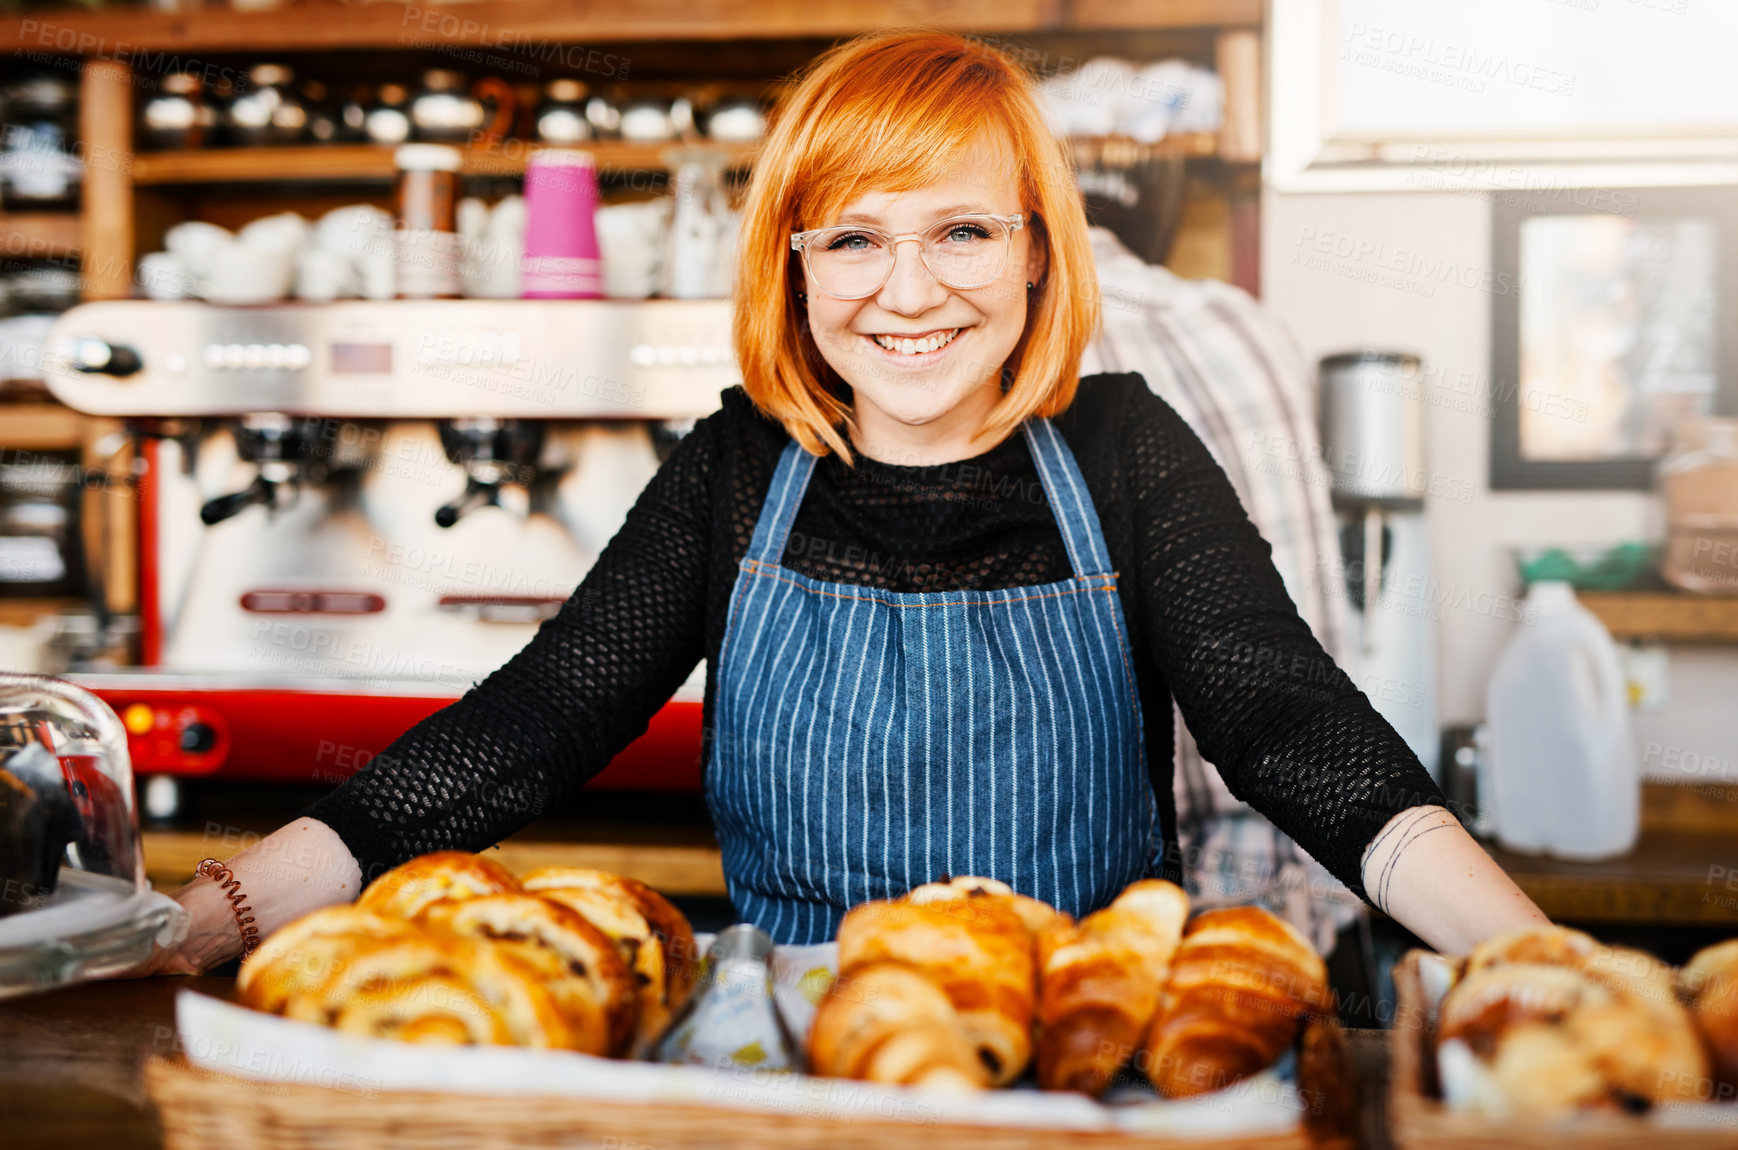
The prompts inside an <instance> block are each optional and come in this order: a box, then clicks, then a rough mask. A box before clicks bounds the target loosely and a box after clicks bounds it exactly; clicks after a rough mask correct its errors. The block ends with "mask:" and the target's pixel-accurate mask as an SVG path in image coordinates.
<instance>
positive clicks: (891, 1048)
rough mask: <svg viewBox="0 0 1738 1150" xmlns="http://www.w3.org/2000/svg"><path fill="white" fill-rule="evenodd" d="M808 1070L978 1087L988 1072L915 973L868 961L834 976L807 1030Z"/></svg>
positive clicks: (949, 1007) (943, 999)
mask: <svg viewBox="0 0 1738 1150" xmlns="http://www.w3.org/2000/svg"><path fill="white" fill-rule="evenodd" d="M809 1066H810V1069H811V1070H812V1072H813V1073H815V1074H819V1075H823V1076H826V1077H833V1078H856V1079H861V1080H863V1081H865V1082H883V1083H894V1084H900V1085H907V1086H928V1087H946V1088H950V1089H956V1090H957V1089H970V1090H977V1089H982V1088H983V1087H984V1086H986V1085H988V1082H989V1074H988V1072H987V1071H986V1070H985V1068H984V1064H983V1063H982V1062H981V1061H980V1060H979V1058H978V1056H977V1052H976V1051H974V1050H973V1049H972V1044H971V1043H970V1042H969V1041H967V1039H966V1036H965V1031H964V1029H963V1027H962V1026H961V1020H960V1018H959V1015H958V1014H957V1013H955V1011H954V1008H953V1004H952V1003H950V1002H949V1001H948V998H947V995H945V994H943V993H942V992H941V991H940V990H938V989H937V988H936V987H935V985H934V984H932V983H931V982H930V981H929V980H928V979H926V978H924V977H923V975H921V974H919V973H917V972H916V971H915V970H912V969H911V968H909V967H905V966H900V965H897V964H895V963H890V962H871V963H867V964H865V965H862V966H859V967H857V968H856V969H854V970H853V971H852V972H851V973H850V974H848V975H841V976H840V977H839V978H838V979H836V980H835V981H834V983H833V987H832V989H831V990H830V991H829V992H828V993H827V996H826V997H825V998H823V999H822V1000H821V1004H820V1006H819V1008H817V1010H816V1012H815V1021H814V1025H813V1026H812V1027H811V1028H810V1030H809Z"/></svg>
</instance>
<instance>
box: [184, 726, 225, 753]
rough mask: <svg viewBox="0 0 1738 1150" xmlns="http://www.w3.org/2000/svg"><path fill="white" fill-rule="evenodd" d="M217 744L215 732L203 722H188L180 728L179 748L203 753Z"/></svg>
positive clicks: (189, 751)
mask: <svg viewBox="0 0 1738 1150" xmlns="http://www.w3.org/2000/svg"><path fill="white" fill-rule="evenodd" d="M216 745H217V732H216V731H214V730H212V729H211V728H210V727H209V726H207V725H206V724H204V723H188V724H187V725H186V726H185V727H182V728H181V749H182V750H183V751H186V752H188V753H189V754H194V755H203V754H205V753H206V752H207V751H209V750H211V748H213V747H215V746H216Z"/></svg>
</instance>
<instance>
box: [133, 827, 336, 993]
mask: <svg viewBox="0 0 1738 1150" xmlns="http://www.w3.org/2000/svg"><path fill="white" fill-rule="evenodd" d="M224 865H225V866H227V867H229V869H230V870H231V871H232V872H234V876H235V879H236V881H237V882H238V883H239V884H240V887H239V890H240V893H241V894H243V895H245V896H246V899H245V901H244V902H243V903H242V905H244V906H248V907H251V908H252V914H253V919H254V922H253V925H254V926H256V927H258V928H259V936H260V938H261V939H264V938H265V937H266V936H268V935H270V934H271V933H272V932H273V931H275V930H277V929H278V928H279V927H281V926H283V925H284V924H285V923H288V922H291V921H293V920H295V919H298V918H300V917H302V916H303V915H305V914H307V913H308V912H310V911H315V910H318V909H320V908H321V907H323V906H331V905H332V904H334V903H341V902H349V901H351V900H352V899H354V898H355V897H356V896H357V894H358V893H360V891H361V888H362V869H361V867H360V866H358V865H357V862H356V859H355V857H354V856H352V855H351V853H350V849H349V848H348V847H346V846H345V845H344V840H342V839H340V838H339V837H338V835H337V832H335V831H333V830H332V828H331V827H328V826H327V825H326V824H325V823H322V822H320V821H318V820H316V819H306V818H303V819H297V820H296V821H295V822H293V823H290V824H288V825H286V826H283V827H280V828H279V829H277V830H275V831H273V832H272V833H271V834H269V835H267V836H266V837H265V838H263V839H261V840H260V841H259V842H257V843H254V844H253V845H252V846H250V847H248V848H247V849H246V850H244V851H242V852H241V853H240V854H238V855H236V856H235V857H234V858H231V859H229V860H227V861H226V862H225V863H224ZM173 897H174V898H175V901H177V902H179V903H180V904H181V905H182V906H183V907H184V908H186V910H187V913H188V915H189V922H188V926H187V934H186V937H184V938H183V939H182V940H181V942H180V943H178V944H177V945H175V946H172V947H165V946H159V947H157V948H155V949H154V950H153V951H152V952H151V956H150V957H149V958H147V959H145V960H144V961H143V962H140V963H137V964H135V965H133V966H130V967H127V968H126V969H125V970H121V971H118V972H116V973H115V974H113V975H111V976H110V977H113V978H146V977H149V976H151V975H156V974H203V973H204V972H206V971H207V970H210V969H211V968H212V967H214V966H216V965H218V964H219V963H222V962H227V961H228V960H230V959H232V958H235V957H236V956H238V955H239V954H241V928H240V927H239V926H238V925H237V924H236V918H235V912H234V910H233V909H232V904H231V903H230V901H229V899H228V898H227V897H226V896H225V894H224V890H223V887H222V886H221V885H219V884H218V882H217V881H216V880H214V879H210V878H205V877H195V878H194V879H193V880H192V881H191V882H189V883H187V885H185V886H183V887H182V888H181V889H180V890H178V891H176V892H175V894H174V896H173Z"/></svg>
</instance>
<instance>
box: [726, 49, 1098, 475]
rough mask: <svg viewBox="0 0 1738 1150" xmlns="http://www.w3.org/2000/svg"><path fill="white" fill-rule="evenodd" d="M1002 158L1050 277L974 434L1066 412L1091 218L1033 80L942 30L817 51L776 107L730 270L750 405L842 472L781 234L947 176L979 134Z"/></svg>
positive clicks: (1081, 335)
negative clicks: (872, 196) (990, 137)
mask: <svg viewBox="0 0 1738 1150" xmlns="http://www.w3.org/2000/svg"><path fill="white" fill-rule="evenodd" d="M986 131H988V132H991V133H995V134H999V135H1000V137H1001V139H1002V141H1003V142H1004V146H1005V147H1007V148H1008V149H1010V150H1011V152H1012V160H1013V164H1014V170H1015V172H1016V173H1017V177H1018V181H1019V194H1020V199H1021V203H1022V208H1021V210H1022V211H1024V212H1026V213H1028V214H1029V215H1030V216H1031V217H1032V219H1031V222H1030V226H1031V242H1032V243H1035V244H1043V245H1045V249H1044V250H1045V254H1046V256H1047V257H1048V258H1047V261H1046V264H1045V266H1046V271H1045V273H1044V275H1043V278H1042V282H1041V283H1040V284H1039V286H1038V288H1037V290H1036V291H1034V292H1032V293H1031V294H1030V297H1029V311H1028V313H1027V317H1026V330H1025V333H1024V334H1023V335H1022V336H1021V339H1020V342H1019V344H1018V345H1017V346H1016V347H1015V349H1014V353H1013V355H1012V357H1011V358H1010V361H1009V364H1010V366H1011V367H1013V369H1014V370H1013V379H1012V382H1011V383H1010V384H1008V385H1007V388H1006V392H1005V394H1004V395H1003V397H1002V399H1001V402H1000V403H998V404H997V405H996V407H995V408H994V409H993V410H992V411H991V413H990V417H989V419H988V421H987V423H986V424H985V427H984V429H983V431H982V432H981V433H980V434H981V435H982V436H984V437H987V438H988V439H989V440H991V441H995V440H1000V439H1001V438H1002V437H1003V436H1005V435H1006V434H1008V433H1009V432H1011V431H1012V430H1013V429H1014V428H1016V427H1018V426H1019V425H1020V423H1021V422H1022V421H1024V420H1025V419H1027V418H1028V417H1030V416H1034V415H1040V416H1050V415H1055V414H1057V413H1058V412H1060V411H1062V410H1063V409H1064V408H1066V407H1067V406H1068V405H1069V403H1070V402H1072V401H1073V399H1074V392H1075V388H1076V387H1077V386H1078V385H1079V382H1080V379H1079V369H1080V357H1081V355H1082V354H1084V352H1085V350H1086V345H1087V342H1088V341H1089V340H1090V339H1091V338H1092V334H1093V332H1094V331H1096V330H1097V327H1098V319H1099V314H1098V292H1097V289H1096V283H1097V280H1096V276H1095V275H1094V272H1093V261H1092V249H1091V245H1090V241H1089V240H1088V238H1087V231H1086V215H1085V212H1084V211H1083V209H1082V207H1081V203H1080V198H1079V195H1078V193H1077V192H1076V191H1075V186H1074V180H1073V172H1072V168H1071V167H1070V166H1069V163H1068V159H1067V156H1066V154H1065V153H1064V151H1063V148H1062V145H1061V143H1060V141H1058V140H1057V139H1056V137H1055V135H1054V134H1053V133H1052V132H1051V131H1050V129H1049V127H1048V126H1047V125H1046V124H1045V122H1044V116H1043V114H1042V113H1041V112H1040V110H1039V107H1038V101H1037V98H1036V96H1035V94H1034V91H1033V86H1032V82H1031V80H1030V78H1029V77H1028V76H1027V75H1026V73H1025V72H1024V71H1022V70H1021V69H1020V68H1019V66H1018V65H1016V64H1015V63H1014V62H1013V61H1012V60H1010V59H1009V58H1008V57H1007V56H1005V55H1004V54H1002V53H1001V52H999V51H997V50H996V49H995V48H992V47H990V46H988V45H986V44H982V43H978V42H976V41H972V40H967V39H964V38H962V37H959V36H955V35H952V34H949V33H945V32H931V31H906V32H884V33H876V34H871V35H868V36H863V37H860V38H858V39H855V40H851V41H849V42H847V43H845V44H842V45H840V46H838V47H836V48H834V49H832V50H831V51H829V52H827V53H826V54H824V55H823V56H821V57H820V58H819V59H817V60H816V61H815V62H814V63H813V64H812V65H810V67H809V69H808V71H807V73H806V74H805V75H804V77H803V79H802V82H801V83H800V84H799V85H798V86H797V87H796V88H795V90H793V91H792V92H791V93H790V95H789V96H788V97H786V98H785V100H784V101H783V102H782V103H781V105H780V107H779V109H778V111H777V113H776V115H775V118H774V123H773V127H772V130H771V132H770V133H769V135H768V137H767V141H766V145H765V147H763V148H762V149H761V153H760V157H759V159H758V160H757V161H756V163H755V167H754V176H753V179H752V180H751V182H750V184H749V188H748V196H747V200H746V202H745V203H744V207H743V219H742V231H741V238H740V240H739V245H740V246H739V248H738V257H737V268H736V289H735V298H736V316H735V332H734V342H735V348H736V362H737V365H738V366H739V367H740V368H741V369H742V381H743V386H744V388H745V389H746V390H747V392H748V395H749V398H751V399H752V400H753V401H754V403H755V405H756V406H757V407H759V408H760V409H761V410H762V411H764V412H766V413H767V414H768V415H770V416H772V417H773V418H774V419H777V420H778V421H779V422H780V423H782V424H784V427H785V430H786V431H787V432H789V433H790V436H791V438H793V439H795V440H796V441H797V442H798V443H800V444H802V445H803V447H804V448H805V449H807V450H808V451H810V452H812V453H814V454H816V455H825V454H826V453H827V452H828V451H829V450H832V451H836V452H838V453H839V455H840V457H841V458H842V459H844V460H846V461H847V462H849V461H850V459H851V449H850V445H849V442H848V440H847V438H846V436H845V435H844V433H843V431H842V428H843V426H844V425H845V423H846V421H847V420H848V419H849V418H850V417H851V410H850V405H849V404H848V403H846V402H845V401H844V400H842V399H840V398H839V396H838V394H837V393H836V392H835V390H834V388H833V386H832V381H833V380H834V379H835V378H836V377H835V376H834V374H833V372H832V370H831V368H830V367H829V366H828V365H827V363H826V361H825V360H824V359H823V358H822V357H821V353H820V350H819V349H818V348H817V347H816V346H815V343H814V340H813V338H812V337H811V336H810V335H809V330H808V324H807V322H806V320H805V318H804V315H803V312H802V309H801V308H800V307H799V303H798V300H797V298H796V293H797V290H798V287H797V284H798V282H800V275H798V276H796V277H794V278H793V271H792V264H791V261H792V259H793V258H799V257H797V255H796V253H794V252H792V251H791V246H790V234H791V233H792V232H797V231H803V230H806V229H808V228H813V227H823V226H826V225H827V224H829V223H831V222H832V221H833V218H834V217H835V216H836V215H837V214H838V213H839V212H840V211H841V210H843V208H844V207H845V205H847V204H849V203H851V202H852V201H853V200H855V199H857V198H858V197H860V196H862V195H865V194H868V193H870V192H877V191H880V192H905V191H913V190H916V189H918V188H922V187H925V186H927V185H929V184H933V183H936V182H938V181H940V180H943V179H945V178H947V177H948V176H949V175H955V174H957V172H958V170H959V162H960V160H961V158H962V156H963V155H964V154H965V153H967V152H968V151H969V150H970V149H971V148H972V146H973V145H974V144H975V143H976V142H978V141H979V140H981V139H982V138H983V136H984V134H985V132H986Z"/></svg>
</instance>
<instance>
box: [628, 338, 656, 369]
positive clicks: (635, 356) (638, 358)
mask: <svg viewBox="0 0 1738 1150" xmlns="http://www.w3.org/2000/svg"><path fill="white" fill-rule="evenodd" d="M628 362H629V363H631V364H633V365H634V366H635V367H651V366H652V365H653V364H654V363H657V362H658V349H657V348H655V347H653V346H652V345H651V344H649V343H636V344H635V345H634V346H633V347H631V348H629V349H628Z"/></svg>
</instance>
